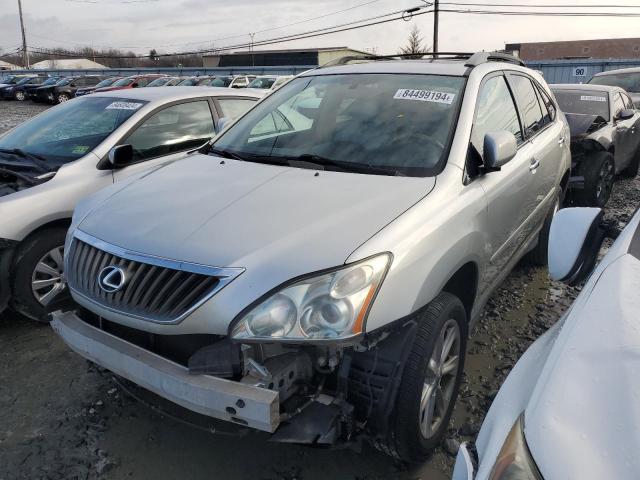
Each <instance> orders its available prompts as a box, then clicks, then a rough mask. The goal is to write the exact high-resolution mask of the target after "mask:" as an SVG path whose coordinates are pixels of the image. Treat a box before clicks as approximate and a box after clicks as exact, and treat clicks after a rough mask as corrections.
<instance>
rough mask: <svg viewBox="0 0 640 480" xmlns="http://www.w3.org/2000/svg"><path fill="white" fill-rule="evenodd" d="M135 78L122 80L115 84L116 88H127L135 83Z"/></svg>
mask: <svg viewBox="0 0 640 480" xmlns="http://www.w3.org/2000/svg"><path fill="white" fill-rule="evenodd" d="M134 80H135V78H121V79H120V80H118V81H117V82H114V84H113V86H114V87H126V86H128V85H131V84H132V83H133V82H134Z"/></svg>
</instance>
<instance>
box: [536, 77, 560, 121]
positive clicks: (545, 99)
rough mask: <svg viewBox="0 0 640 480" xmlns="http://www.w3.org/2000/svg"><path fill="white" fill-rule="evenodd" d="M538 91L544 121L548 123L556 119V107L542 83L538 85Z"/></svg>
mask: <svg viewBox="0 0 640 480" xmlns="http://www.w3.org/2000/svg"><path fill="white" fill-rule="evenodd" d="M536 92H537V93H538V101H539V102H540V105H541V106H542V115H543V122H544V124H545V125H547V124H549V123H551V122H553V121H554V120H555V119H556V107H555V105H554V104H553V101H552V100H551V98H550V97H549V95H548V94H547V92H545V90H544V89H543V88H542V87H540V85H536Z"/></svg>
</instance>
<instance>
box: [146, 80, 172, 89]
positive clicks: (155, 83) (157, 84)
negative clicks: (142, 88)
mask: <svg viewBox="0 0 640 480" xmlns="http://www.w3.org/2000/svg"><path fill="white" fill-rule="evenodd" d="M168 81H169V79H168V78H156V79H155V80H154V81H153V82H151V83H150V84H149V85H147V87H161V86H163V85H164V84H165V83H167V82H168Z"/></svg>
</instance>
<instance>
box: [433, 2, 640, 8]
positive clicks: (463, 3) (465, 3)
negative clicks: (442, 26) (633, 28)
mask: <svg viewBox="0 0 640 480" xmlns="http://www.w3.org/2000/svg"><path fill="white" fill-rule="evenodd" d="M440 5H454V6H461V7H464V6H469V7H513V8H640V4H636V5H596V4H590V5H576V4H560V5H559V4H553V5H551V4H528V3H527V4H514V3H467V2H440Z"/></svg>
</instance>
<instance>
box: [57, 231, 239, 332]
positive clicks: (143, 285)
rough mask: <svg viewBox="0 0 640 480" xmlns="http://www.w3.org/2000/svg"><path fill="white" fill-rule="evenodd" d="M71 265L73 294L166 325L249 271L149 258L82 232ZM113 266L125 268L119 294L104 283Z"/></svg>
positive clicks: (74, 244) (68, 259)
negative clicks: (104, 272)
mask: <svg viewBox="0 0 640 480" xmlns="http://www.w3.org/2000/svg"><path fill="white" fill-rule="evenodd" d="M79 237H82V238H79ZM65 260H66V266H65V270H66V277H67V282H68V285H69V287H70V289H71V290H72V291H73V292H75V293H77V294H80V295H81V296H83V297H85V298H86V299H88V300H90V301H92V302H94V303H97V304H99V305H101V306H103V307H106V308H107V309H109V310H112V311H116V312H121V313H124V314H127V315H130V316H134V317H138V318H143V319H145V320H150V321H154V322H162V323H173V322H178V321H180V320H181V319H182V318H184V317H185V316H186V315H187V314H189V313H190V312H191V311H193V310H194V309H195V308H197V307H198V306H200V305H201V304H202V303H203V302H204V301H205V300H207V299H208V298H209V297H211V296H212V295H213V294H214V293H216V292H217V291H218V290H220V289H221V288H222V287H223V286H224V285H226V284H227V283H229V282H230V281H231V280H232V279H233V278H235V277H236V276H237V275H238V274H240V273H242V271H243V270H242V269H219V268H215V267H204V266H202V265H194V264H185V263H183V262H174V261H171V260H165V259H159V258H156V257H145V256H144V255H141V254H136V253H133V252H128V251H126V250H124V249H120V248H119V247H115V246H111V245H109V244H106V243H105V242H102V241H100V240H98V239H94V238H93V237H90V236H89V235H86V234H83V233H82V232H76V234H75V238H73V240H72V243H71V246H70V248H69V251H68V252H67V253H66V255H65ZM109 266H116V267H119V268H120V269H122V270H123V271H124V272H125V277H126V278H127V281H126V282H125V284H124V286H123V287H122V289H121V290H118V291H116V292H107V291H105V290H104V289H103V288H101V287H100V285H99V282H98V277H99V274H100V272H101V271H102V270H103V269H104V268H106V267H109ZM209 271H210V272H209ZM209 273H217V274H219V275H211V274H209Z"/></svg>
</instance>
